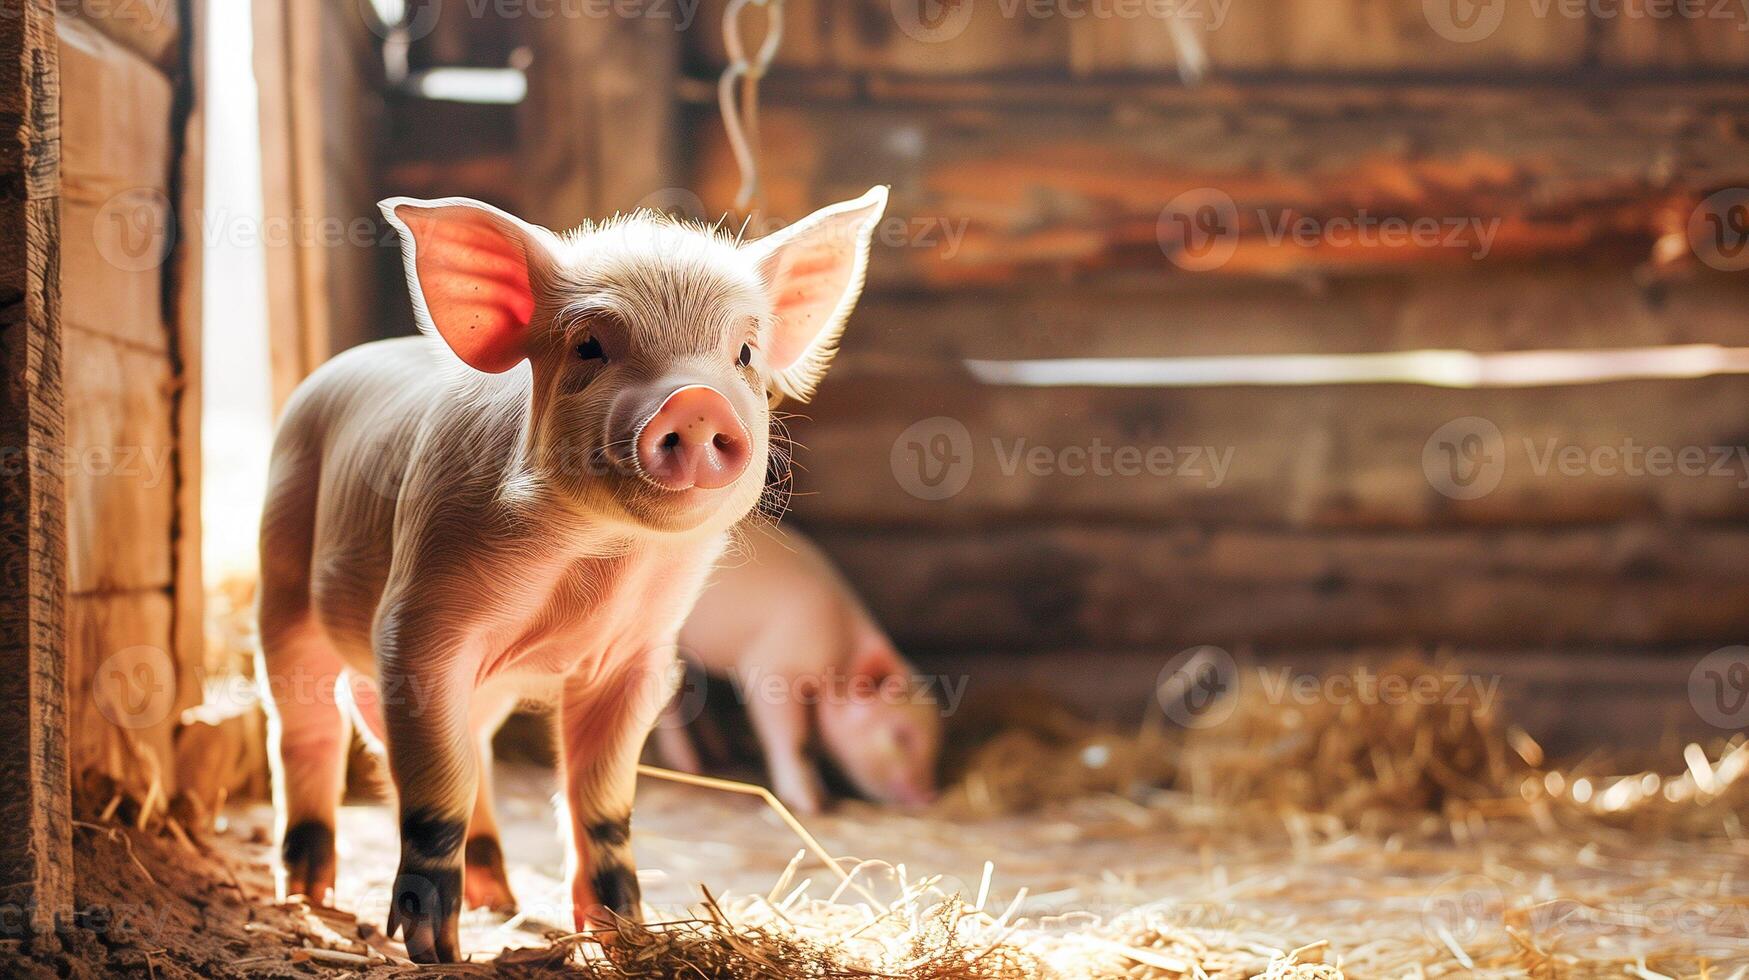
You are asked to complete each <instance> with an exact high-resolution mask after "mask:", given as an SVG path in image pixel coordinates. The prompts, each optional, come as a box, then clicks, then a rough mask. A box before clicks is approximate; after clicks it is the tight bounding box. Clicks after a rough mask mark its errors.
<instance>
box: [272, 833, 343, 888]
mask: <svg viewBox="0 0 1749 980" xmlns="http://www.w3.org/2000/svg"><path fill="white" fill-rule="evenodd" d="M280 860H281V861H282V862H283V863H284V865H285V894H286V897H287V898H290V897H291V896H293V895H302V896H304V898H305V899H306V900H308V901H309V902H310V903H311V904H312V905H332V904H333V900H334V828H332V827H330V826H328V825H327V824H325V823H322V822H321V821H319V820H305V821H302V822H300V823H296V824H293V825H292V826H290V827H287V828H286V831H285V840H284V841H282V842H281V843H280Z"/></svg>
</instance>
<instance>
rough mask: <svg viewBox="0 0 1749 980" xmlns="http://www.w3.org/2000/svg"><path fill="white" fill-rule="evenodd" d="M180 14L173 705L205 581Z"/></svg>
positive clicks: (195, 290)
mask: <svg viewBox="0 0 1749 980" xmlns="http://www.w3.org/2000/svg"><path fill="white" fill-rule="evenodd" d="M190 3H191V6H190V16H189V17H188V18H187V19H186V21H185V24H186V30H188V31H190V32H191V36H190V38H189V51H190V58H189V60H190V63H191V64H192V65H193V66H195V67H194V70H193V71H192V72H190V73H189V74H187V75H186V76H185V77H184V78H183V79H182V80H181V90H180V91H179V92H178V102H177V106H178V109H177V113H176V115H177V123H178V125H179V126H180V127H181V133H180V136H179V140H178V149H177V157H178V159H177V160H176V168H177V178H176V188H175V193H174V195H173V200H174V201H175V202H176V209H177V219H178V222H179V224H180V227H181V228H182V229H184V232H183V234H182V235H181V236H180V237H179V238H178V240H177V242H176V247H175V251H174V252H173V254H172V264H171V279H172V282H174V284H175V293H174V297H173V302H172V309H171V337H172V341H173V345H172V364H173V365H174V367H175V371H176V384H175V394H174V402H175V412H176V416H175V424H176V521H175V524H174V525H173V526H172V528H171V541H172V547H173V549H174V550H173V552H172V559H173V565H172V569H173V571H172V577H171V585H172V595H173V596H174V607H173V610H172V616H173V620H172V632H171V641H172V644H173V647H172V649H173V650H174V652H175V654H176V662H177V664H178V665H179V670H178V671H177V680H178V697H177V706H178V707H179V708H180V707H186V706H190V705H194V704H199V703H200V701H201V697H202V695H201V689H200V686H201V683H202V680H203V678H204V670H203V667H204V664H205V661H206V625H207V624H206V587H205V579H204V576H203V575H202V572H203V557H202V554H201V535H202V525H201V461H202V456H201V413H202V391H203V389H202V385H201V379H202V373H201V367H202V360H201V348H202V344H201V337H202V331H203V330H204V328H205V323H204V322H203V319H202V305H201V297H202V289H203V287H204V276H203V271H204V267H203V261H202V259H203V256H204V254H205V240H204V237H203V236H202V235H201V234H199V233H198V232H196V231H195V229H199V228H200V226H201V225H200V223H201V215H202V213H203V212H204V210H205V201H206V91H207V89H206V72H205V70H204V66H205V65H206V30H207V28H206V23H205V21H206V16H207V15H206V12H205V9H204V8H201V7H199V6H198V5H196V4H194V3H193V0H190Z"/></svg>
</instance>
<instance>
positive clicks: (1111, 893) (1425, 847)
mask: <svg viewBox="0 0 1749 980" xmlns="http://www.w3.org/2000/svg"><path fill="white" fill-rule="evenodd" d="M1356 670H1357V671H1362V670H1366V668H1356ZM1368 676H1369V677H1370V678H1371V679H1372V680H1373V681H1375V682H1376V681H1377V680H1378V679H1379V678H1380V677H1384V676H1392V677H1398V678H1401V679H1403V680H1404V681H1405V682H1412V681H1414V680H1415V679H1416V678H1424V677H1431V678H1435V679H1449V678H1452V677H1454V676H1460V672H1458V671H1456V670H1455V668H1453V667H1451V666H1449V665H1438V666H1435V665H1428V664H1424V663H1412V662H1406V663H1402V664H1398V665H1395V666H1392V667H1388V668H1384V669H1382V670H1381V669H1376V668H1375V669H1372V670H1371V671H1370V673H1369V674H1368ZM1353 679H1355V678H1353V677H1350V678H1349V680H1353ZM1004 714H1005V717H1004V716H1003V715H1002V714H999V716H998V717H995V718H986V719H984V720H983V722H981V724H982V726H983V727H982V728H981V729H979V730H974V731H970V732H967V733H965V734H966V735H967V737H966V738H964V739H959V740H956V741H958V742H959V743H960V744H972V745H973V746H974V747H973V748H972V749H970V750H968V751H966V752H965V754H964V755H962V756H960V757H958V758H956V759H953V760H951V764H952V767H953V770H954V771H955V773H956V781H955V784H954V788H953V789H952V790H951V792H949V793H948V794H947V796H946V797H945V798H944V799H943V800H942V801H941V802H940V803H939V804H937V806H936V807H935V808H934V809H932V810H931V811H930V812H928V813H926V814H923V815H902V814H893V813H889V812H885V811H879V810H876V809H875V808H872V807H867V806H861V805H850V806H847V807H844V808H841V809H840V810H839V811H837V812H834V813H832V814H828V815H826V816H823V817H820V818H816V819H811V820H809V821H807V825H808V827H809V829H811V830H813V831H814V832H815V833H816V834H818V836H819V838H820V839H821V841H823V842H824V844H825V846H826V848H827V849H829V850H830V851H831V852H832V853H835V854H841V855H842V854H851V853H854V854H857V855H861V856H864V857H870V858H886V859H889V860H892V861H893V862H895V863H890V864H889V863H885V862H883V861H875V860H868V861H860V862H858V861H854V860H851V859H847V858H846V859H841V860H840V863H839V865H838V867H837V869H832V868H828V867H827V866H826V865H825V864H824V863H823V862H822V861H820V860H819V859H818V858H817V857H816V856H815V855H814V854H813V853H812V852H810V851H809V850H807V849H806V848H802V847H801V846H800V845H799V844H798V842H797V839H796V837H795V835H794V834H793V833H792V831H791V830H790V829H789V828H787V827H785V825H784V824H783V823H782V822H781V821H779V820H777V819H775V818H774V816H773V814H772V813H771V812H770V811H769V810H768V809H767V808H766V807H765V806H764V805H763V804H761V803H759V802H758V801H756V800H749V799H747V798H745V797H738V796H731V795H729V794H719V793H713V792H712V791H709V790H703V789H697V788H691V787H679V786H674V785H669V784H661V783H651V782H649V781H646V783H645V785H644V786H642V787H641V788H640V794H641V796H640V800H641V802H640V810H639V828H640V832H639V833H640V838H639V848H640V861H641V864H642V866H643V867H644V868H645V869H646V870H647V872H648V873H649V874H650V875H651V877H650V878H648V879H647V880H646V900H647V903H648V909H647V914H648V918H649V920H650V924H649V925H648V926H647V927H645V928H642V929H630V928H628V929H626V930H625V931H624V932H623V933H622V936H621V941H620V943H619V944H618V945H616V946H614V947H612V948H610V949H607V950H603V948H602V947H600V946H599V945H597V944H595V943H593V942H590V941H589V940H588V938H587V937H584V936H577V935H566V934H563V933H562V932H561V931H560V930H558V929H556V928H553V927H552V926H550V925H546V924H544V923H551V922H562V921H563V918H564V916H563V908H562V902H559V901H558V900H555V902H554V904H553V905H552V906H551V907H545V906H542V905H541V901H540V896H539V894H538V891H539V889H538V887H532V886H530V885H528V884H527V883H526V882H527V881H531V880H534V879H533V878H532V877H531V878H528V879H526V880H523V881H518V880H517V877H516V876H517V874H519V873H521V872H518V871H517V870H516V869H515V868H513V872H512V875H513V881H517V887H518V890H519V894H521V895H522V896H523V898H524V908H525V914H524V921H518V922H512V923H507V924H503V925H502V926H498V927H495V928H488V927H487V926H483V925H481V926H477V927H476V929H477V930H485V931H484V932H483V933H481V932H478V931H476V934H475V935H474V936H473V937H472V938H470V936H468V935H464V946H466V947H468V948H472V949H494V948H496V949H502V952H500V953H498V954H496V955H495V956H493V957H491V958H484V957H482V958H480V960H479V961H478V962H475V963H471V964H465V965H462V966H460V967H455V968H450V969H448V970H447V971H439V972H440V973H442V972H448V973H454V974H465V975H507V976H534V975H548V974H551V973H553V972H562V973H570V974H574V975H579V976H585V977H592V978H622V977H637V978H646V977H648V978H655V977H702V978H719V977H720V978H741V977H798V978H800V977H808V978H813V977H819V978H839V977H845V978H849V977H904V978H919V980H958V978H1010V977H1013V978H1022V977H1066V978H1078V977H1133V978H1170V980H1177V978H1203V977H1207V978H1212V980H1228V978H1234V980H1237V978H1249V977H1264V978H1270V980H1277V978H1280V980H1288V978H1295V980H1333V978H1341V977H1356V978H1358V977H1405V976H1408V977H1441V976H1459V975H1463V976H1472V975H1480V976H1502V977H1504V976H1529V977H1536V978H1589V977H1624V976H1630V977H1639V978H1642V980H1653V978H1658V977H1704V978H1717V980H1743V978H1745V977H1749V840H1745V836H1744V834H1743V833H1742V828H1741V825H1740V815H1741V814H1742V813H1743V812H1744V808H1745V805H1746V804H1749V780H1746V779H1745V778H1744V771H1745V769H1749V743H1746V742H1745V740H1744V739H1743V738H1742V737H1741V736H1735V737H1733V738H1731V739H1729V740H1721V741H1719V742H1717V743H1716V744H1712V745H1695V746H1688V747H1685V751H1683V752H1681V753H1679V755H1680V757H1675V758H1672V759H1671V760H1669V761H1670V764H1669V765H1668V766H1665V767H1663V768H1662V769H1661V770H1660V771H1658V772H1619V773H1612V772H1610V771H1609V770H1610V769H1611V767H1610V766H1609V765H1607V764H1606V763H1605V762H1604V761H1603V760H1601V759H1599V758H1596V757H1594V758H1592V759H1589V760H1588V761H1587V762H1585V763H1584V764H1583V765H1581V766H1576V767H1560V766H1556V765H1553V764H1550V763H1549V762H1547V761H1546V760H1544V759H1543V758H1542V752H1541V750H1540V748H1539V747H1538V746H1537V745H1536V744H1535V743H1534V742H1533V741H1532V740H1531V739H1530V738H1529V737H1528V736H1526V735H1525V734H1524V733H1522V732H1519V731H1517V730H1516V729H1514V728H1512V727H1511V726H1510V724H1509V723H1507V722H1506V721H1505V720H1504V719H1500V718H1496V717H1494V716H1493V715H1492V713H1491V704H1490V703H1489V702H1487V701H1486V700H1485V699H1484V700H1477V699H1465V698H1455V699H1452V698H1446V699H1442V700H1441V701H1440V702H1439V703H1435V704H1423V703H1385V702H1384V701H1380V700H1368V699H1365V698H1358V699H1357V698H1349V699H1335V698H1326V699H1318V698H1313V699H1305V700H1292V699H1290V701H1289V702H1284V700H1283V699H1282V698H1281V697H1280V694H1279V692H1276V693H1275V694H1274V695H1273V696H1272V695H1271V694H1270V693H1269V692H1266V691H1262V690H1259V689H1258V685H1257V684H1255V683H1253V684H1251V685H1250V686H1248V687H1246V688H1244V689H1243V690H1242V691H1241V693H1240V694H1239V695H1238V700H1237V702H1236V707H1235V709H1234V710H1233V712H1232V714H1231V716H1230V717H1227V718H1225V720H1224V721H1223V722H1222V723H1220V724H1218V725H1212V726H1210V727H1207V728H1203V729H1192V730H1188V731H1187V730H1183V729H1179V728H1175V727H1173V726H1170V725H1167V724H1163V723H1160V720H1159V719H1158V718H1155V719H1153V720H1152V721H1150V723H1148V724H1145V725H1144V726H1143V727H1142V728H1141V729H1140V730H1139V731H1138V730H1130V731H1115V730H1110V729H1100V728H1096V727H1092V726H1089V725H1086V724H1084V723H1081V722H1078V721H1076V720H1075V719H1073V718H1072V717H1069V716H1068V715H1066V714H1064V713H1062V712H1060V711H1055V710H1052V709H1051V708H1050V707H1049V705H1046V704H1025V703H1022V704H1012V705H1010V706H1009V710H1008V711H1007V712H1006V713H1004ZM977 724H980V723H974V728H976V726H977ZM512 792H516V791H515V790H512ZM525 795H528V796H531V797H533V798H534V802H533V803H531V804H529V808H530V813H531V815H532V814H533V811H534V810H537V809H540V808H541V807H543V806H544V801H542V800H539V794H538V793H529V794H525ZM233 810H236V808H233ZM256 812H257V813H258V811H256ZM239 814H240V815H239V816H238V817H237V818H236V819H235V820H234V822H233V827H232V830H231V831H230V833H229V835H221V838H224V837H226V836H230V837H236V836H239V835H245V834H247V833H248V832H249V831H248V829H247V828H248V825H249V820H248V818H247V817H245V816H243V815H241V811H239ZM539 815H540V816H541V817H543V818H544V819H545V820H546V821H547V822H548V825H549V826H550V815H549V814H547V813H542V814H539ZM373 819H376V818H373ZM506 819H507V821H509V822H511V823H514V821H515V819H516V817H515V815H514V814H513V813H512V814H510V815H508V816H507V817H506ZM381 822H382V824H383V825H384V826H387V824H388V821H387V819H386V818H382V820H381ZM389 832H392V830H391V831H389ZM347 835H348V827H347V826H346V825H345V824H344V822H343V827H342V841H343V848H344V842H345V840H346V839H347ZM219 843H220V844H221V850H223V849H224V840H223V839H221V840H220V841H219ZM507 844H510V845H512V849H514V847H513V845H514V841H513V840H511V839H510V837H509V836H508V833H507ZM267 850H268V849H267V847H266V842H265V840H264V839H263V836H262V834H261V833H260V830H259V827H257V828H256V829H255V830H254V832H253V841H252V842H250V843H248V844H247V846H237V845H236V842H235V841H233V842H232V845H231V852H232V853H233V855H239V856H242V857H244V858H246V859H247V861H246V862H245V863H247V864H248V866H249V867H250V868H253V869H254V870H253V871H252V872H246V873H245V874H244V876H243V877H244V878H245V879H246V880H245V885H246V886H248V887H259V886H258V885H253V884H251V882H250V881H249V880H248V879H249V878H250V875H251V874H253V875H255V876H256V877H255V880H256V881H259V880H260V869H261V868H262V867H263V865H264V862H265V858H266V856H267ZM354 850H355V851H358V852H360V853H361V854H362V855H363V856H362V857H360V856H358V855H356V854H355V855H354V856H348V855H347V854H346V853H345V851H344V849H343V862H345V869H343V877H344V876H346V875H347V874H348V873H349V871H350V872H351V873H356V874H358V875H360V876H362V878H364V879H368V878H369V875H370V874H371V873H373V872H372V869H370V868H368V867H366V866H365V865H368V861H369V856H370V854H371V853H373V852H377V851H385V850H387V849H385V848H382V847H373V846H370V845H368V844H367V845H366V846H365V847H363V848H354ZM791 854H794V855H795V857H794V859H793V860H789V856H790V855H791ZM512 858H513V861H514V855H512ZM786 861H787V864H786V863H785V862H786ZM374 873H376V874H378V875H379V876H383V875H387V874H390V873H392V868H389V867H387V866H385V867H384V868H381V869H375V872H374ZM526 873H527V874H528V875H530V876H532V875H533V874H534V872H533V871H532V870H529V871H527V872H526ZM550 874H551V875H554V876H555V877H554V878H553V880H552V882H551V884H552V885H553V887H555V888H556V887H557V878H556V871H551V872H550ZM846 879H849V880H848V881H847V880H846ZM541 880H542V881H545V880H546V879H544V878H543V879H541ZM754 882H757V883H758V884H757V885H755V884H753V883H754ZM701 883H702V885H704V886H706V887H709V888H712V889H719V890H718V891H715V892H714V893H713V892H712V891H704V890H702V889H700V884H701ZM379 884H380V882H378V881H374V880H366V881H365V882H364V884H363V885H362V886H361V890H360V891H358V892H357V893H356V896H355V898H354V900H353V901H352V903H351V907H353V908H355V909H356V910H357V911H358V913H359V915H358V918H357V919H352V918H351V917H350V916H345V917H341V918H339V919H336V918H335V917H334V914H333V913H323V916H325V917H326V918H324V923H325V926H324V929H323V930H320V932H321V934H322V936H323V937H325V938H320V937H316V936H315V934H314V933H306V934H304V935H302V936H299V937H296V938H295V939H288V940H287V943H288V945H289V944H295V945H296V947H297V948H296V949H292V950H289V951H288V952H287V954H286V955H293V954H297V955H301V956H302V957H303V959H304V960H305V961H306V962H305V963H304V964H303V965H304V969H305V970H306V972H307V971H309V970H316V971H318V972H320V971H321V970H323V969H326V968H327V966H326V965H325V964H324V963H323V962H322V961H321V960H320V957H319V956H318V957H316V958H315V959H313V960H312V953H311V952H308V951H318V952H319V951H320V950H323V949H342V950H351V951H352V952H351V953H349V954H348V955H353V956H357V957H358V958H359V959H360V960H362V961H364V962H362V963H360V964H359V965H357V966H354V967H351V968H350V969H356V970H363V971H365V972H367V973H372V974H374V973H377V972H379V971H383V972H387V971H391V970H394V969H398V968H400V967H398V966H397V964H396V960H397V957H396V955H395V947H394V945H393V944H389V943H385V942H384V941H383V939H382V937H381V936H380V934H375V933H374V931H373V930H372V929H370V927H368V926H367V925H364V924H363V923H367V922H371V921H380V915H378V914H377V910H375V909H373V908H370V907H368V906H369V899H367V898H366V897H365V896H367V895H374V894H376V893H377V892H381V891H383V889H382V888H380V887H378V885H379ZM689 899H690V900H689ZM342 904H346V901H345V900H343V903H342ZM530 909H534V910H535V914H533V915H530V914H529V912H528V910H530ZM542 913H547V914H542ZM482 936H484V937H485V938H481V937H482ZM336 937H338V940H337V939H336ZM298 950H305V951H306V952H303V953H301V954H298ZM333 968H334V969H341V968H342V967H338V966H335V967H333ZM427 975H429V971H427Z"/></svg>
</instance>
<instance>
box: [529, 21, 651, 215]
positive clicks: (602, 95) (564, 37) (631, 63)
mask: <svg viewBox="0 0 1749 980" xmlns="http://www.w3.org/2000/svg"><path fill="white" fill-rule="evenodd" d="M529 33H530V37H529V46H530V47H531V48H532V49H533V52H534V61H533V64H532V65H530V67H529V71H528V98H527V99H526V100H524V102H523V103H522V106H521V107H520V116H519V119H518V127H519V132H518V135H517V157H518V161H517V170H518V172H519V174H520V175H521V179H522V189H523V192H524V194H523V200H522V201H520V202H519V203H518V208H519V210H520V213H521V214H522V216H523V217H525V218H528V219H529V220H531V221H536V222H539V223H541V224H544V225H548V226H549V227H553V228H571V227H574V226H576V225H577V224H580V223H581V222H582V221H583V220H584V219H599V218H604V217H606V216H608V215H610V214H613V213H614V212H616V211H630V210H631V209H632V208H633V207H636V206H638V205H639V204H640V203H649V202H646V198H648V197H649V195H651V194H652V193H653V192H655V191H662V190H672V189H674V188H675V187H676V186H677V185H678V183H679V180H680V175H679V173H678V168H677V166H676V153H675V129H674V127H675V105H674V84H675V78H676V76H677V74H678V71H679V68H678V65H679V49H680V41H679V38H680V32H679V31H677V30H676V29H675V24H674V22H672V21H670V20H666V19H663V18H660V17H655V16H650V17H608V18H600V19H597V18H576V17H547V18H539V19H533V20H531V22H530V24H529ZM654 203H657V204H659V205H660V204H671V203H672V202H671V201H667V200H657V201H655V202H654Z"/></svg>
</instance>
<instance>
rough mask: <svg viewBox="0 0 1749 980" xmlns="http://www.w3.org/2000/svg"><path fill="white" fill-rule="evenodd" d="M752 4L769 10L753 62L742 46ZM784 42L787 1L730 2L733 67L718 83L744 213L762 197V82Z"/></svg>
mask: <svg viewBox="0 0 1749 980" xmlns="http://www.w3.org/2000/svg"><path fill="white" fill-rule="evenodd" d="M749 4H751V5H754V6H759V7H764V8H765V40H763V41H761V42H760V44H759V51H758V53H757V54H755V55H754V57H753V60H752V61H751V62H749V61H748V60H747V49H746V46H745V45H743V44H742V42H741V11H742V10H743V9H745V8H746V7H747V6H748V5H749ZM782 41H783V0H729V6H728V7H727V8H726V9H725V10H724V11H723V48H724V50H725V51H726V52H727V53H728V55H729V65H728V67H727V68H724V69H723V76H722V78H721V79H719V80H718V81H717V108H718V109H720V110H721V111H722V114H723V129H724V131H725V132H727V133H728V137H729V149H730V150H732V151H734V154H735V165H736V166H737V167H739V168H740V169H741V189H740V190H739V191H738V192H736V194H735V209H736V210H738V211H742V212H745V211H746V210H747V208H748V206H749V205H750V204H752V203H753V201H754V199H755V198H757V197H758V196H759V161H758V158H757V153H758V148H759V80H760V79H761V78H763V77H765V72H766V70H767V69H769V68H770V67H771V60H772V59H773V58H775V57H776V56H777V46H778V44H779V43H781V42H782ZM737 79H741V80H743V81H742V83H741V104H740V107H739V108H737V107H736V105H735V82H736V80H737Z"/></svg>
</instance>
